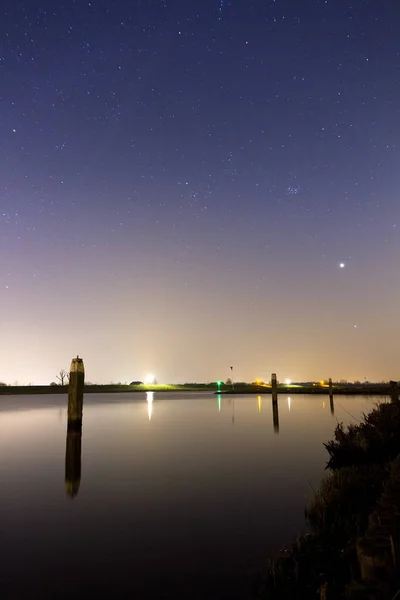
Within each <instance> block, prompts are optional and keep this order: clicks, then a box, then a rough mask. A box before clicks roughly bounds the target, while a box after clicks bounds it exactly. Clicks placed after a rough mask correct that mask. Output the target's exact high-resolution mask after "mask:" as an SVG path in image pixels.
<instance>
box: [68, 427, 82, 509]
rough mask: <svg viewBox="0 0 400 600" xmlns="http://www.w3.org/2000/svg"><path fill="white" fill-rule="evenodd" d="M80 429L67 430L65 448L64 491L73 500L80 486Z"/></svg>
mask: <svg viewBox="0 0 400 600" xmlns="http://www.w3.org/2000/svg"><path fill="white" fill-rule="evenodd" d="M81 455H82V429H80V428H78V429H77V428H74V429H69V428H68V429H67V443H66V448H65V491H66V492H67V495H68V496H69V497H70V498H75V496H76V495H77V493H78V491H79V486H80V484H81Z"/></svg>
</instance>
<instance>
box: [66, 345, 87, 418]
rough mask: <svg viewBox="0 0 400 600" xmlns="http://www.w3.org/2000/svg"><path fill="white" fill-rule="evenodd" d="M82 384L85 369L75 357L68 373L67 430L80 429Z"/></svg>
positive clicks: (81, 361) (83, 382) (81, 362)
mask: <svg viewBox="0 0 400 600" xmlns="http://www.w3.org/2000/svg"><path fill="white" fill-rule="evenodd" d="M84 384H85V369H84V366H83V360H82V359H81V358H79V356H77V357H76V358H73V359H72V362H71V367H70V371H69V387H68V429H80V428H81V427H82V412H83V386H84Z"/></svg>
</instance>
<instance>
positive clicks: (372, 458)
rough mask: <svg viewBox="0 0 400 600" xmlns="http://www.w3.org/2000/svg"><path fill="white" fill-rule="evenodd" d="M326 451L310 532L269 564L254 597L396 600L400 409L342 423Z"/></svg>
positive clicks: (393, 405) (310, 510)
mask: <svg viewBox="0 0 400 600" xmlns="http://www.w3.org/2000/svg"><path fill="white" fill-rule="evenodd" d="M325 447H326V449H327V452H328V464H327V469H328V473H327V475H326V477H325V478H324V479H323V481H322V483H321V486H320V488H319V490H318V491H316V492H314V493H313V495H312V498H311V500H310V502H309V503H308V505H307V507H306V519H307V522H308V525H309V533H308V534H306V535H304V536H299V537H298V539H297V540H296V541H295V542H294V543H293V544H292V546H291V547H289V548H287V549H285V550H283V551H282V552H280V554H279V555H278V556H277V557H276V558H275V559H274V560H272V561H271V562H270V564H269V567H268V570H267V573H266V575H265V576H263V578H262V580H261V581H260V582H259V584H258V585H257V591H256V593H255V597H256V598H259V599H270V600H282V599H289V598H290V599H292V600H295V599H297V598H307V599H312V598H320V597H321V598H327V599H328V600H329V599H331V598H332V599H333V598H335V599H341V598H343V599H352V600H353V599H354V600H355V599H358V598H359V599H363V600H364V599H367V598H368V599H370V600H391V598H393V596H394V595H395V594H396V593H397V590H398V589H399V588H400V402H399V401H398V399H393V400H392V401H391V402H387V403H382V404H380V405H378V406H377V407H376V408H375V409H374V410H373V411H372V412H371V413H370V414H369V415H365V416H364V417H363V419H362V422H361V423H359V424H357V425H351V426H349V427H348V428H347V429H344V428H343V426H342V425H341V424H338V426H337V427H336V430H335V434H334V438H333V439H332V440H331V441H330V442H328V443H326V444H325ZM324 594H325V595H324ZM399 597H400V596H399Z"/></svg>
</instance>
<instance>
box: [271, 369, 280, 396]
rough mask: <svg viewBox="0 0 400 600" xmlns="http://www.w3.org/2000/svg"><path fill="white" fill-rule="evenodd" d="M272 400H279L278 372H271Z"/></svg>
mask: <svg viewBox="0 0 400 600" xmlns="http://www.w3.org/2000/svg"><path fill="white" fill-rule="evenodd" d="M271 388H272V402H278V390H277V381H276V373H272V374H271Z"/></svg>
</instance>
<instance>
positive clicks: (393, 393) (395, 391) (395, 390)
mask: <svg viewBox="0 0 400 600" xmlns="http://www.w3.org/2000/svg"><path fill="white" fill-rule="evenodd" d="M389 388H390V399H391V400H392V402H398V401H399V384H398V382H397V381H389Z"/></svg>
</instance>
